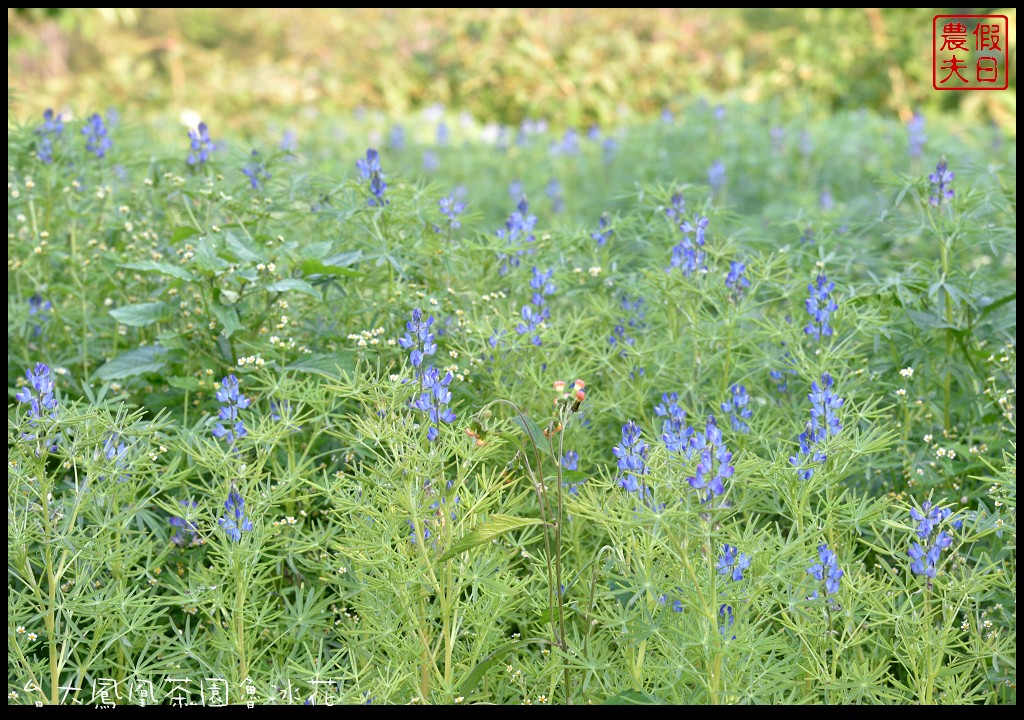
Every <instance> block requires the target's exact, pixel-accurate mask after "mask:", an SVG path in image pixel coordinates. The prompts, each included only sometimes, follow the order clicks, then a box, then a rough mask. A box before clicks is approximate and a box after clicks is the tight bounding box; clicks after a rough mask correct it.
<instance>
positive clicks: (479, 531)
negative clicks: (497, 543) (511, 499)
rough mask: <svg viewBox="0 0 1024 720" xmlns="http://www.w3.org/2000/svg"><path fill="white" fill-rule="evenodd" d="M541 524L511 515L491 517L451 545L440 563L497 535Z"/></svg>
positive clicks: (533, 519) (537, 519)
mask: <svg viewBox="0 0 1024 720" xmlns="http://www.w3.org/2000/svg"><path fill="white" fill-rule="evenodd" d="M541 522H542V520H540V519H539V518H518V517H513V516H511V515H491V516H490V517H489V518H487V520H485V521H484V522H483V523H482V524H480V525H477V526H476V527H475V528H473V529H472V530H470V531H469V532H468V533H467V534H466V535H464V536H463V537H462V539H460V540H459V541H458V542H457V543H455V544H454V545H452V546H451V548H449V550H448V552H446V553H445V554H444V555H442V556H441V562H444V561H445V560H450V559H451V558H453V557H455V556H456V555H459V554H460V553H464V552H466V551H467V550H470V549H472V548H475V547H476V546H477V545H483V544H484V543H486V542H490V541H491V540H493V539H494V538H496V537H498V536H499V535H503V534H504V533H507V532H508V531H510V530H518V529H520V528H524V527H530V526H531V525H540V524H541Z"/></svg>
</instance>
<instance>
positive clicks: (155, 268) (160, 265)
mask: <svg viewBox="0 0 1024 720" xmlns="http://www.w3.org/2000/svg"><path fill="white" fill-rule="evenodd" d="M118 267H123V268H128V269H129V270H142V271H143V272H158V273H160V274H162V275H168V276H170V277H175V278H178V279H179V280H189V281H193V280H195V279H196V276H195V275H193V274H192V273H190V272H189V271H188V270H186V269H185V268H183V267H181V266H180V265H172V264H171V263H165V262H154V261H152V260H141V261H139V262H130V263H121V264H120V265H119V266H118Z"/></svg>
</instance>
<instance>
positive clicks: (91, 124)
mask: <svg viewBox="0 0 1024 720" xmlns="http://www.w3.org/2000/svg"><path fill="white" fill-rule="evenodd" d="M82 134H83V135H85V149H86V150H87V151H88V152H91V153H92V154H93V155H95V156H96V157H98V158H102V157H103V156H104V155H106V154H107V152H108V151H109V150H110V149H111V148H112V147H113V146H114V143H113V142H112V141H111V139H110V136H109V135H108V133H107V126H106V125H105V124H104V122H103V118H102V117H100V114H99V113H93V114H92V115H90V116H89V117H88V118H87V119H86V121H85V125H84V126H82Z"/></svg>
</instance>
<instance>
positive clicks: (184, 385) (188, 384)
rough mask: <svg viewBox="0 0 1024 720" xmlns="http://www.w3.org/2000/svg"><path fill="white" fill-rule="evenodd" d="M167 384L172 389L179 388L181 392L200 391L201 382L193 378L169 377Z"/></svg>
mask: <svg viewBox="0 0 1024 720" xmlns="http://www.w3.org/2000/svg"><path fill="white" fill-rule="evenodd" d="M167 384H168V385H170V386H171V387H172V388H178V389H179V390H198V389H199V380H198V379H196V378H194V377H191V376H185V377H169V378H167Z"/></svg>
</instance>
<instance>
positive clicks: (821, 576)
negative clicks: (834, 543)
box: [807, 544, 845, 599]
mask: <svg viewBox="0 0 1024 720" xmlns="http://www.w3.org/2000/svg"><path fill="white" fill-rule="evenodd" d="M818 559H819V560H820V562H816V563H814V564H813V565H811V566H810V567H809V568H807V572H808V574H810V575H813V576H814V578H815V579H816V580H822V581H824V583H825V594H826V595H834V594H836V593H837V592H839V581H840V580H841V579H842V577H843V575H844V574H845V573H844V572H843V571H842V570H840V569H839V564H838V562H837V561H836V554H835V553H834V552H833V551H831V550H829V549H828V545H827V544H822V545H819V546H818ZM817 597H818V591H817V590H815V591H814V592H813V593H812V594H811V597H810V598H809V599H816V598H817Z"/></svg>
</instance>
